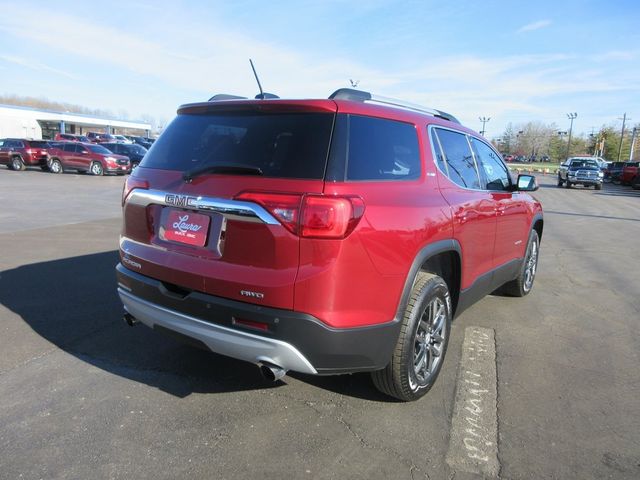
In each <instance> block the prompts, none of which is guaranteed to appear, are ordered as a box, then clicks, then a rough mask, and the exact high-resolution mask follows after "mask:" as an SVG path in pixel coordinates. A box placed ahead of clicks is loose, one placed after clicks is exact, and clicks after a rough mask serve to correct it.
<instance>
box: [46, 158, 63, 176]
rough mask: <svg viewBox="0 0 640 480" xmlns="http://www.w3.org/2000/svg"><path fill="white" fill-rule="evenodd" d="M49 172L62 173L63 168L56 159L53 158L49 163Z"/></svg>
mask: <svg viewBox="0 0 640 480" xmlns="http://www.w3.org/2000/svg"><path fill="white" fill-rule="evenodd" d="M49 171H50V172H51V173H62V172H63V171H64V168H63V167H62V162H61V161H60V160H58V159H57V158H54V159H52V160H51V162H50V163H49Z"/></svg>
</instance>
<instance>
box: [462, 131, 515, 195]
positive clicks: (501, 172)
mask: <svg viewBox="0 0 640 480" xmlns="http://www.w3.org/2000/svg"><path fill="white" fill-rule="evenodd" d="M471 145H473V150H474V152H475V154H476V159H477V161H478V167H479V168H481V169H482V173H483V174H484V178H485V180H486V184H487V190H508V189H509V186H510V185H511V182H510V181H509V171H508V170H507V167H505V166H504V163H502V160H500V158H499V157H498V154H497V153H496V152H494V151H493V149H492V148H491V147H489V146H488V145H487V144H486V143H484V142H481V141H480V140H478V139H477V138H472V139H471Z"/></svg>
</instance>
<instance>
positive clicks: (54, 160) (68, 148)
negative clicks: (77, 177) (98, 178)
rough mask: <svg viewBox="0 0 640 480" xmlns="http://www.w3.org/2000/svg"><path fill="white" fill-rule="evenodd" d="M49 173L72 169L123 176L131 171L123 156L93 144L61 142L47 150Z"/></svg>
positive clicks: (127, 161) (95, 173) (129, 164)
mask: <svg viewBox="0 0 640 480" xmlns="http://www.w3.org/2000/svg"><path fill="white" fill-rule="evenodd" d="M48 165H49V171H50V172H51V173H62V172H64V171H65V170H68V169H73V170H76V171H78V172H90V173H92V174H93V175H103V174H105V173H115V174H118V175H124V174H125V173H129V172H130V171H131V162H129V158H128V157H125V156H124V155H116V154H114V153H112V152H111V151H110V150H107V149H106V148H104V147H103V146H102V145H97V144H95V143H81V142H63V143H62V145H60V146H59V147H58V148H52V149H50V150H49V162H48Z"/></svg>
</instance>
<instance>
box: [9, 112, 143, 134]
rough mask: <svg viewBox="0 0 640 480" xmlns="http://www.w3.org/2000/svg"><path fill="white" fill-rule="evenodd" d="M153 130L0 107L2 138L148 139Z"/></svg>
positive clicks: (131, 123) (126, 122) (77, 115)
mask: <svg viewBox="0 0 640 480" xmlns="http://www.w3.org/2000/svg"><path fill="white" fill-rule="evenodd" d="M150 130H151V125H150V124H149V123H145V122H138V121H129V120H118V119H115V118H104V117H96V116H93V115H84V114H80V113H70V112H56V111H52V110H41V109H37V108H30V107H20V106H14V105H0V138H33V139H35V140H40V139H44V140H51V139H53V137H54V136H55V134H56V133H73V134H76V135H84V134H86V133H87V132H102V133H127V134H133V135H141V136H149V133H150Z"/></svg>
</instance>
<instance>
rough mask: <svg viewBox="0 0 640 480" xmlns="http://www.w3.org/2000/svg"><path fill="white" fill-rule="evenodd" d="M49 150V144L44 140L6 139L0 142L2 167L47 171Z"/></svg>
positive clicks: (0, 163)
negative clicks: (34, 168)
mask: <svg viewBox="0 0 640 480" xmlns="http://www.w3.org/2000/svg"><path fill="white" fill-rule="evenodd" d="M48 148H49V144H48V143H47V142H45V141H43V140H29V139H26V138H4V139H2V140H0V165H6V166H7V167H8V168H10V169H12V170H24V169H25V168H26V167H40V168H41V169H42V170H46V169H47V158H48V153H47V149H48Z"/></svg>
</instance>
